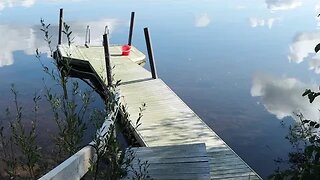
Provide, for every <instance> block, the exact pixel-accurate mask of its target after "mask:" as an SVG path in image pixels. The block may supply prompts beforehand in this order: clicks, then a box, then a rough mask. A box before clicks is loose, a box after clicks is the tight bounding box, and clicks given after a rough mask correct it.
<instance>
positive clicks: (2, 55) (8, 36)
mask: <svg viewBox="0 0 320 180" xmlns="http://www.w3.org/2000/svg"><path fill="white" fill-rule="evenodd" d="M125 24H126V22H121V21H120V20H117V19H108V18H105V19H102V20H99V21H89V22H70V23H69V25H70V26H71V30H72V31H73V36H74V37H75V43H76V44H84V42H85V30H86V26H87V25H90V28H91V44H94V45H101V43H102V34H103V33H104V27H105V25H108V27H109V28H110V33H111V34H112V32H113V31H114V30H115V29H116V28H118V27H119V26H120V25H125ZM50 29H52V32H51V33H52V35H53V37H52V38H53V39H52V41H53V42H56V38H57V29H58V27H57V26H52V27H50ZM0 34H1V35H2V37H1V38H2V40H1V42H2V43H0V49H1V51H0V67H3V66H8V65H12V64H13V63H14V57H13V53H14V52H15V51H24V52H25V53H26V54H28V55H32V54H35V50H36V49H37V48H39V49H41V51H48V48H47V45H46V43H45V41H44V40H43V32H42V31H40V26H31V27H28V26H22V25H8V24H4V25H0ZM54 46H55V45H54Z"/></svg>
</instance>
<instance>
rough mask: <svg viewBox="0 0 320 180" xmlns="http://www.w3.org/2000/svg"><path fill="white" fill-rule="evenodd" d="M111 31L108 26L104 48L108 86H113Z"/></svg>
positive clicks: (104, 36)
mask: <svg viewBox="0 0 320 180" xmlns="http://www.w3.org/2000/svg"><path fill="white" fill-rule="evenodd" d="M108 35H109V29H108V26H106V32H105V34H104V35H103V47H104V57H105V61H106V71H107V80H108V86H111V85H112V74H111V73H112V72H111V63H110V52H109V37H108Z"/></svg>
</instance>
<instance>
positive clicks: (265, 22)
mask: <svg viewBox="0 0 320 180" xmlns="http://www.w3.org/2000/svg"><path fill="white" fill-rule="evenodd" d="M279 20H280V19H279V18H267V19H263V18H257V17H250V18H249V23H250V26H251V27H253V28H254V27H258V26H262V27H263V26H267V27H268V28H269V29H271V28H272V27H273V24H274V23H275V22H277V21H279Z"/></svg>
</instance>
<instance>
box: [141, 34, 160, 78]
mask: <svg viewBox="0 0 320 180" xmlns="http://www.w3.org/2000/svg"><path fill="white" fill-rule="evenodd" d="M143 30H144V36H145V39H146V45H147V51H148V57H149V63H150V68H151V74H152V78H153V79H157V78H158V75H157V68H156V63H155V61H154V57H153V50H152V43H151V37H150V34H149V30H148V28H144V29H143Z"/></svg>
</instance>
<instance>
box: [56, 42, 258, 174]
mask: <svg viewBox="0 0 320 180" xmlns="http://www.w3.org/2000/svg"><path fill="white" fill-rule="evenodd" d="M58 52H59V54H60V56H61V57H62V58H70V59H71V61H72V63H75V64H76V63H78V62H84V61H86V62H89V64H90V66H91V68H92V69H93V71H94V73H97V74H98V76H99V77H100V78H101V80H102V81H104V83H105V84H107V82H106V78H105V74H106V70H105V67H106V66H105V59H104V51H103V47H90V48H85V47H83V46H74V45H72V46H71V47H69V46H67V45H60V46H59V47H58ZM110 52H111V63H112V66H114V69H113V74H114V78H115V80H121V85H120V87H119V88H120V91H121V92H120V93H121V96H123V98H122V101H123V103H125V104H126V105H127V111H128V113H129V114H130V119H131V120H133V121H134V120H136V119H137V118H138V114H139V107H140V106H141V104H142V103H146V105H147V107H146V110H145V111H144V112H143V117H142V120H141V121H142V124H141V126H140V127H139V128H138V130H137V131H136V134H137V139H138V140H139V141H140V144H141V145H142V146H147V147H154V146H168V145H181V144H194V143H205V145H206V150H207V156H208V159H209V164H210V177H211V179H261V177H260V176H259V175H258V174H257V173H256V172H255V171H254V170H252V169H251V168H250V167H249V166H248V165H247V164H246V163H245V162H244V161H243V160H242V159H241V158H240V157H239V156H238V155H237V154H236V153H235V152H234V151H233V150H232V149H231V148H230V147H229V146H228V145H227V144H226V143H225V142H224V141H223V140H222V139H221V138H220V137H219V136H218V135H217V134H216V133H215V132H214V131H213V130H212V129H210V128H209V127H208V126H207V125H206V124H205V123H204V122H203V121H202V120H201V119H200V118H199V117H198V116H197V115H196V114H195V113H194V112H193V111H192V110H191V109H190V108H189V107H188V106H187V105H186V104H185V103H184V102H183V101H182V100H181V99H180V98H179V97H178V96H177V95H176V94H175V93H174V92H173V91H172V90H171V89H170V88H169V87H168V86H167V85H166V84H165V83H164V82H163V81H162V80H161V79H152V78H151V74H150V72H149V71H147V70H146V69H144V68H143V67H142V66H140V65H138V64H137V62H142V61H143V60H144V59H145V55H143V54H142V53H141V52H140V51H139V50H137V49H136V48H134V47H133V51H132V52H131V54H130V56H121V52H120V47H117V46H113V47H111V48H110Z"/></svg>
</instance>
